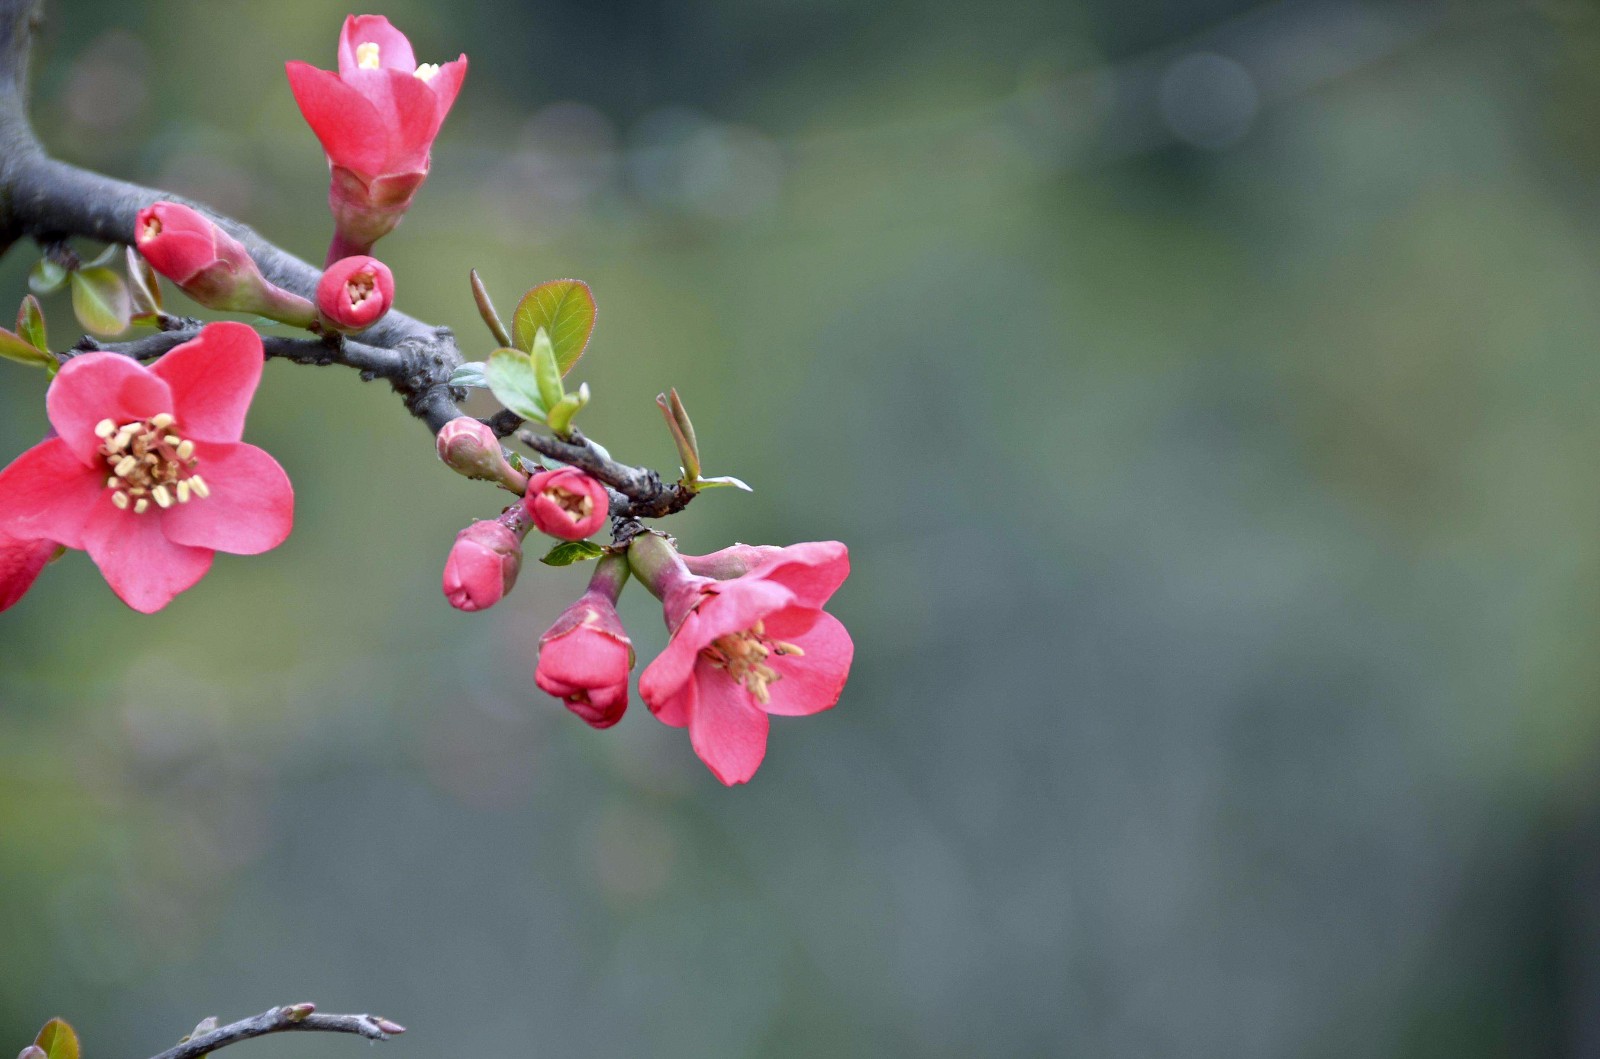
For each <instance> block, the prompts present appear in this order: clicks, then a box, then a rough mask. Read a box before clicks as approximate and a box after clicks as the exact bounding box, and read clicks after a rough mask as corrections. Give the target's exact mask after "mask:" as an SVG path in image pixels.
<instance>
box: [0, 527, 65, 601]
mask: <svg viewBox="0 0 1600 1059" xmlns="http://www.w3.org/2000/svg"><path fill="white" fill-rule="evenodd" d="M58 551H60V547H59V546H58V545H57V544H56V542H55V541H43V540H35V541H24V540H17V539H16V538H15V537H9V536H7V535H5V534H3V533H0V610H7V609H9V608H10V607H11V606H13V605H14V604H15V603H16V602H17V601H18V600H19V599H21V598H22V597H23V596H24V595H26V594H27V592H28V589H30V588H32V587H33V583H34V581H35V580H37V579H38V577H39V574H40V572H41V571H43V570H44V568H45V566H47V565H48V564H49V562H50V560H51V559H54V558H55V556H56V553H57V552H58Z"/></svg>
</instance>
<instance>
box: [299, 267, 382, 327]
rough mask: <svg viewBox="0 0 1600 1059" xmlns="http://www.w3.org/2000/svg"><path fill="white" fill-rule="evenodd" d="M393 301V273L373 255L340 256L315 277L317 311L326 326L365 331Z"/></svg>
mask: <svg viewBox="0 0 1600 1059" xmlns="http://www.w3.org/2000/svg"><path fill="white" fill-rule="evenodd" d="M393 304H394V273H392V272H390V271H389V266H388V265H385V264H384V263H383V262H382V261H379V260H378V259H377V258H375V257H367V256H365V255H363V254H357V255H356V256H355V257H345V258H340V259H339V260H338V261H335V262H334V263H333V264H331V265H329V266H328V267H327V269H326V270H325V271H324V272H323V273H322V278H321V279H320V280H318V281H317V312H318V313H320V314H321V320H322V326H323V328H324V329H325V330H329V331H342V332H345V333H348V334H354V333H355V332H357V331H365V330H366V329H367V328H369V327H371V326H372V325H373V324H375V323H377V322H378V320H379V319H380V318H381V317H382V316H383V314H384V313H386V312H388V311H389V307H390V306H391V305H393Z"/></svg>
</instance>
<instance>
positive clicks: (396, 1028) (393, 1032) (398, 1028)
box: [372, 1017, 406, 1037]
mask: <svg viewBox="0 0 1600 1059" xmlns="http://www.w3.org/2000/svg"><path fill="white" fill-rule="evenodd" d="M372 1023H373V1025H375V1026H377V1027H378V1029H380V1030H382V1031H383V1032H384V1033H387V1034H389V1035H390V1036H392V1037H393V1036H399V1035H400V1034H402V1033H404V1032H405V1031H406V1028H405V1027H404V1026H402V1025H400V1024H399V1023H398V1022H391V1021H390V1020H388V1019H384V1018H376V1017H374V1018H373V1020H372Z"/></svg>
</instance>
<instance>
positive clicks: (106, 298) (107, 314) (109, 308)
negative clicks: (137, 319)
mask: <svg viewBox="0 0 1600 1059" xmlns="http://www.w3.org/2000/svg"><path fill="white" fill-rule="evenodd" d="M72 311H73V312H74V313H76V314H77V316H78V322H79V323H81V324H83V326H84V327H86V328H88V329H89V330H90V331H93V332H95V333H96V334H101V335H120V334H121V333H122V332H124V331H126V330H127V329H128V321H129V319H130V318H131V317H132V316H133V302H132V299H130V298H129V297H128V285H127V284H126V283H124V282H122V277H121V276H119V275H117V274H116V273H115V272H113V271H111V270H110V269H109V268H104V267H100V268H83V269H79V270H77V271H76V272H74V273H73V274H72Z"/></svg>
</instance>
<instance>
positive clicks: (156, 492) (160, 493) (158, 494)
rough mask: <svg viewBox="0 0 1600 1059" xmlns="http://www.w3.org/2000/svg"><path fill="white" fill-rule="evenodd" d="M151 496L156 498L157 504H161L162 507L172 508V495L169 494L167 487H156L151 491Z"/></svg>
mask: <svg viewBox="0 0 1600 1059" xmlns="http://www.w3.org/2000/svg"><path fill="white" fill-rule="evenodd" d="M150 495H151V496H153V497H155V498H156V503H158V504H160V505H161V506H162V507H171V506H172V494H171V493H169V492H167V487H166V486H164V485H158V486H156V487H155V488H154V489H152V490H150Z"/></svg>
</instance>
